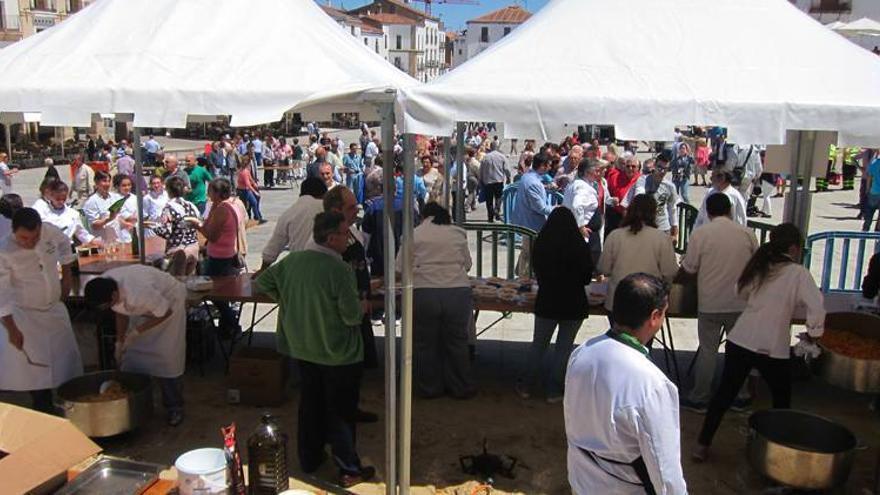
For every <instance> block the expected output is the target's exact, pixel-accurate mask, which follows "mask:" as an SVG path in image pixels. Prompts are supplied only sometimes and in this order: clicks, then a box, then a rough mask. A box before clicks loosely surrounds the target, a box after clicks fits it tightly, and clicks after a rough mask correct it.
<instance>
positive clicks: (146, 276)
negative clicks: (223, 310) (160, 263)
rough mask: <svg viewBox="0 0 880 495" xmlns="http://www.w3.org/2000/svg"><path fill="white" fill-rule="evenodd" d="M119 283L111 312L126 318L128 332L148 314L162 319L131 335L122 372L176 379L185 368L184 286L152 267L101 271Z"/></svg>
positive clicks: (126, 267) (124, 355)
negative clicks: (166, 317)
mask: <svg viewBox="0 0 880 495" xmlns="http://www.w3.org/2000/svg"><path fill="white" fill-rule="evenodd" d="M103 276H104V277H106V278H109V279H113V280H115V281H116V283H117V284H118V286H119V294H120V301H119V302H118V303H117V304H115V305H114V306H113V311H114V312H116V313H119V314H123V315H127V316H128V317H129V327H128V331H129V332H133V331H134V327H135V326H137V325H140V324H142V323H143V322H144V321H145V320H146V318H148V317H162V316H164V315H165V313H167V312H168V310H169V309H170V310H171V311H172V314H171V316H170V317H169V318H168V319H167V320H165V322H163V323H161V324H159V325H158V326H156V327H153V328H151V329H149V330H147V331H146V332H144V333H142V334H140V335H138V336H136V337H133V339H132V340H131V344H130V345H129V346H128V347H127V348H126V350H125V352H124V354H123V356H122V364H121V365H120V369H121V370H122V371H131V372H134V373H144V374H147V375H152V376H156V377H159V378H176V377H178V376H180V375H182V374H183V372H184V370H185V369H186V285H184V284H183V282H180V281H179V280H177V279H176V278H174V277H172V276H171V275H169V274H167V273H165V272H163V271H160V270H157V269H156V268H153V267H151V266H144V265H130V266H123V267H120V268H114V269H112V270H108V271H106V272H104V275H103Z"/></svg>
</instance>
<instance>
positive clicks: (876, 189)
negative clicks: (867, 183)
mask: <svg viewBox="0 0 880 495" xmlns="http://www.w3.org/2000/svg"><path fill="white" fill-rule="evenodd" d="M868 173H869V174H871V192H870V194H871V195H872V196H874V195H876V196H880V158H877V159H875V160H874V161H873V162H871V164H870V165H868Z"/></svg>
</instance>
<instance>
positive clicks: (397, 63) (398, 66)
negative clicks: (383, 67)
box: [394, 57, 403, 70]
mask: <svg viewBox="0 0 880 495" xmlns="http://www.w3.org/2000/svg"><path fill="white" fill-rule="evenodd" d="M394 66H395V67H397V68H398V69H401V70H403V68H402V67H401V66H400V57H394Z"/></svg>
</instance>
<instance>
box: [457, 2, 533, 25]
mask: <svg viewBox="0 0 880 495" xmlns="http://www.w3.org/2000/svg"><path fill="white" fill-rule="evenodd" d="M529 17H532V13H531V12H529V11H528V10H526V9H524V8H522V7H520V6H519V5H508V6H507V7H504V8H501V9H498V10H496V11H493V12H489V13H488V14H485V15H482V16H480V17H477V18H476V19H471V20H469V21H467V23H468V24H471V23H476V24H522V23H524V22H526V21H527V20H529Z"/></svg>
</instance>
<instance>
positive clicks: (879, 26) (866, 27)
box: [834, 17, 880, 36]
mask: <svg viewBox="0 0 880 495" xmlns="http://www.w3.org/2000/svg"><path fill="white" fill-rule="evenodd" d="M834 30H835V31H837V32H839V33H844V34H864V35H869V36H880V22H877V21H875V20H874V19H869V18H867V17H862V18H861V19H859V20H856V21H852V22H850V23H847V24H844V25H842V26H838V27H836V28H834Z"/></svg>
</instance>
